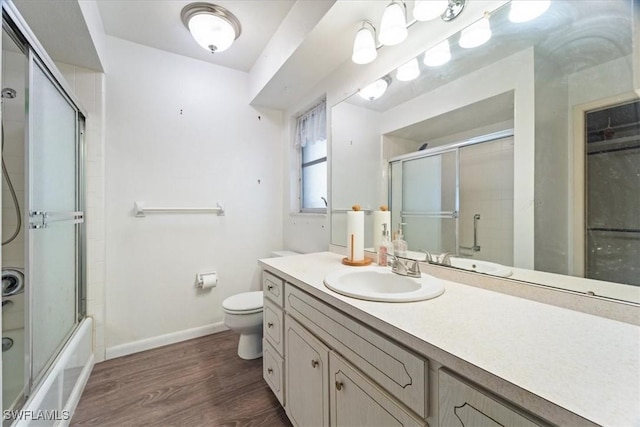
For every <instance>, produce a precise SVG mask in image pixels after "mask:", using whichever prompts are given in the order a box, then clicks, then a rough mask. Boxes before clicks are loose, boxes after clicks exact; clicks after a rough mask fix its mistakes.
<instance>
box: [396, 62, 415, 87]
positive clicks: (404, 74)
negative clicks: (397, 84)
mask: <svg viewBox="0 0 640 427" xmlns="http://www.w3.org/2000/svg"><path fill="white" fill-rule="evenodd" d="M419 75H420V67H418V59H417V58H413V59H412V60H411V61H409V62H407V63H406V64H404V65H401V66H400V67H398V71H397V72H396V78H397V79H398V80H400V81H401V82H408V81H410V80H413V79H415V78H416V77H418V76H419Z"/></svg>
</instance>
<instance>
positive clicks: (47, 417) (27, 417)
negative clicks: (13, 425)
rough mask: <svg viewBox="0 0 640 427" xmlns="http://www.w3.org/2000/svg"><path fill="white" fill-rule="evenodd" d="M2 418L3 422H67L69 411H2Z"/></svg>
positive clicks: (69, 416)
mask: <svg viewBox="0 0 640 427" xmlns="http://www.w3.org/2000/svg"><path fill="white" fill-rule="evenodd" d="M2 418H3V419H4V420H5V421H8V420H11V421H16V420H20V421H68V420H69V419H70V418H71V413H70V412H69V411H58V410H49V409H41V410H38V411H30V410H25V409H21V410H19V411H11V410H5V411H2Z"/></svg>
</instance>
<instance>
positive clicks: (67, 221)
mask: <svg viewBox="0 0 640 427" xmlns="http://www.w3.org/2000/svg"><path fill="white" fill-rule="evenodd" d="M30 68H31V78H30V98H29V157H28V162H29V217H30V220H29V228H30V230H29V273H30V280H29V292H30V301H31V306H30V310H29V311H30V313H31V324H30V343H31V354H32V356H31V379H32V384H35V383H37V382H38V380H39V378H40V377H41V376H42V374H43V373H44V372H45V371H46V369H47V367H48V366H49V364H50V363H51V362H52V361H53V359H54V358H55V356H56V354H57V353H58V351H59V349H60V348H61V347H62V346H63V345H64V343H65V342H66V340H67V339H68V338H69V336H70V334H71V332H72V330H73V328H74V326H75V324H76V320H77V293H76V288H77V286H76V285H77V282H78V280H79V278H78V265H77V253H78V243H77V242H78V239H77V233H78V230H77V226H76V224H77V223H78V222H80V219H79V218H81V217H82V215H81V213H79V212H76V211H77V207H78V198H77V186H78V182H77V180H78V175H77V164H76V162H77V155H78V154H77V151H76V137H77V132H78V129H77V127H76V125H77V116H76V110H75V109H74V107H73V106H72V104H71V103H70V102H69V101H68V99H67V98H66V97H65V96H64V95H62V93H61V92H60V91H59V89H58V87H57V86H56V85H55V84H54V83H53V81H52V80H51V79H50V77H49V74H48V73H47V72H46V71H44V69H43V68H42V67H41V65H40V64H39V63H38V61H37V60H36V59H35V58H34V57H33V55H31V59H30Z"/></svg>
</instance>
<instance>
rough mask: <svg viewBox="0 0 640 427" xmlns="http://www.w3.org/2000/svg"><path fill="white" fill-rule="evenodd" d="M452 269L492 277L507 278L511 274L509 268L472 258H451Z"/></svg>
mask: <svg viewBox="0 0 640 427" xmlns="http://www.w3.org/2000/svg"><path fill="white" fill-rule="evenodd" d="M449 259H450V261H451V266H452V267H457V268H462V269H464V270H471V271H476V272H478V273H484V274H490V275H492V276H499V277H509V276H511V274H512V273H513V272H512V271H511V268H509V267H506V266H504V265H502V264H497V263H495V262H489V261H482V260H479V259H473V258H458V257H451V258H449Z"/></svg>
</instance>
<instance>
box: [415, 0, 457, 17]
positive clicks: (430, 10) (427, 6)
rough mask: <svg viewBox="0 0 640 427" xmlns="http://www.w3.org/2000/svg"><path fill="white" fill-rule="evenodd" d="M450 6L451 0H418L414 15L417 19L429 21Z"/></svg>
mask: <svg viewBox="0 0 640 427" xmlns="http://www.w3.org/2000/svg"><path fill="white" fill-rule="evenodd" d="M448 6H449V0H416V4H415V6H414V7H413V17H414V18H415V19H416V21H429V20H431V19H434V18H437V17H438V16H441V15H442V14H443V13H444V11H445V10H447V7H448Z"/></svg>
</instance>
